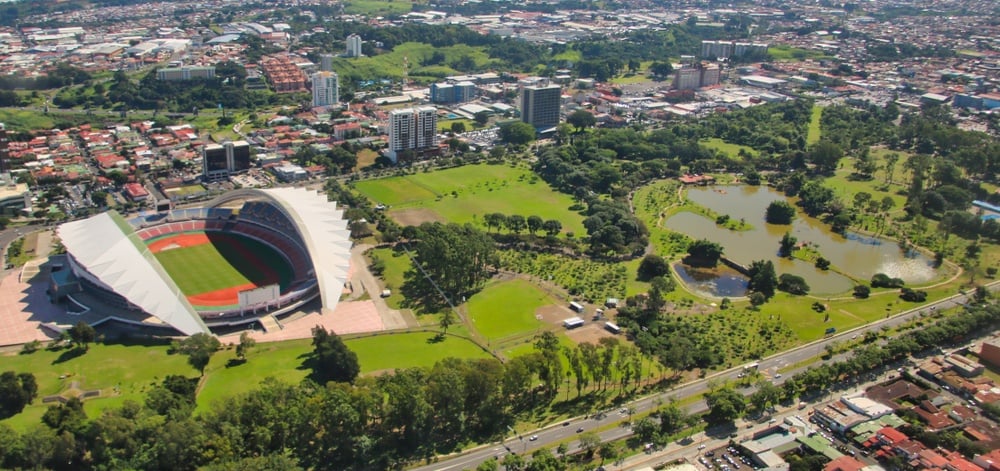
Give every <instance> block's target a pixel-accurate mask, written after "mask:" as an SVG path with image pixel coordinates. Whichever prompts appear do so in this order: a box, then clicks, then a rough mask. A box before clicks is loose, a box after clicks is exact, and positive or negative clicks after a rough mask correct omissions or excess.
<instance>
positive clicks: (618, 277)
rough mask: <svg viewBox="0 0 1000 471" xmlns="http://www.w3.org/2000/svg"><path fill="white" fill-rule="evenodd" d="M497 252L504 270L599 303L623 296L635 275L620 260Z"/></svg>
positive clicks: (514, 251) (622, 297)
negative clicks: (535, 278) (538, 280)
mask: <svg viewBox="0 0 1000 471" xmlns="http://www.w3.org/2000/svg"><path fill="white" fill-rule="evenodd" d="M499 255H500V266H501V267H503V268H505V269H507V270H511V271H515V272H518V273H524V274H527V275H532V276H536V277H539V278H541V279H545V280H549V281H550V282H552V283H554V284H556V285H559V286H561V287H563V288H564V289H566V291H567V292H569V293H570V294H571V295H572V296H575V297H578V298H581V299H584V300H588V301H590V302H594V303H599V304H603V303H604V300H605V299H607V298H618V299H625V295H626V284H627V283H628V280H629V279H634V278H635V272H631V273H629V272H628V267H627V266H626V265H625V264H622V263H609V262H595V261H593V260H585V259H576V258H570V257H566V256H563V255H557V254H544V253H536V252H522V251H517V250H501V251H500V252H499ZM636 266H637V267H638V265H636ZM636 286H638V285H636ZM561 301H563V302H569V299H564V300H561Z"/></svg>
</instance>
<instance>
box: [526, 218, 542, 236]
mask: <svg viewBox="0 0 1000 471" xmlns="http://www.w3.org/2000/svg"><path fill="white" fill-rule="evenodd" d="M544 223H545V222H544V221H543V220H542V218H541V217H539V216H535V215H531V216H528V233H530V234H531V235H535V233H536V232H538V230H539V229H541V228H542V224H544Z"/></svg>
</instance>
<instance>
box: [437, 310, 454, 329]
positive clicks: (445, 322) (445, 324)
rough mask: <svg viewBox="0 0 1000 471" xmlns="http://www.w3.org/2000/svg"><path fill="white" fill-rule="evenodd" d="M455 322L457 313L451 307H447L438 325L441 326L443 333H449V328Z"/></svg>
mask: <svg viewBox="0 0 1000 471" xmlns="http://www.w3.org/2000/svg"><path fill="white" fill-rule="evenodd" d="M454 323H455V313H454V312H452V310H451V309H445V310H444V312H443V313H441V320H440V321H439V322H438V326H440V327H441V333H442V334H447V333H448V328H449V327H451V325H452V324H454Z"/></svg>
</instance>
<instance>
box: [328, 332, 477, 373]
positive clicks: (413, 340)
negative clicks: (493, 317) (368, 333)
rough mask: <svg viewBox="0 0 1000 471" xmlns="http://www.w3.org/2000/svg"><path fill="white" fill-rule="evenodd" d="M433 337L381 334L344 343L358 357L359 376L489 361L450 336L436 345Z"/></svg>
mask: <svg viewBox="0 0 1000 471" xmlns="http://www.w3.org/2000/svg"><path fill="white" fill-rule="evenodd" d="M436 336H437V334H436V333H430V332H414V333H408V334H384V335H377V336H372V337H360V338H356V339H351V340H347V341H346V343H347V346H348V347H349V348H350V349H351V350H352V351H354V353H357V354H358V361H359V362H360V363H361V372H362V373H373V372H378V371H383V370H386V369H390V368H410V367H415V366H433V365H434V364H435V363H437V362H439V361H441V360H443V359H445V358H492V356H490V354H489V353H486V352H484V351H483V350H482V349H481V348H479V347H478V346H477V345H476V344H474V343H472V342H470V341H468V340H465V339H462V338H458V337H453V336H450V335H449V336H445V339H444V340H443V341H440V342H438V341H435V339H434V338H435V337H436Z"/></svg>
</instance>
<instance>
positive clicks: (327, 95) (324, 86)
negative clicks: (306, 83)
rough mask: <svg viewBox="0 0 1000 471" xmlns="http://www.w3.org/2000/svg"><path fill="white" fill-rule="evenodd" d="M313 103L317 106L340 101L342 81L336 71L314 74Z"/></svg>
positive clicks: (330, 104) (329, 104)
mask: <svg viewBox="0 0 1000 471" xmlns="http://www.w3.org/2000/svg"><path fill="white" fill-rule="evenodd" d="M312 96H313V101H312V104H313V106H315V107H319V106H333V105H336V104H337V103H338V102H339V101H340V83H339V81H338V77H337V74H336V73H334V72H316V73H315V74H312Z"/></svg>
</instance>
